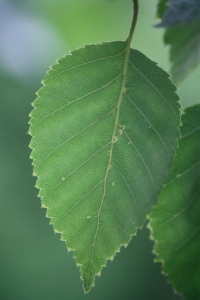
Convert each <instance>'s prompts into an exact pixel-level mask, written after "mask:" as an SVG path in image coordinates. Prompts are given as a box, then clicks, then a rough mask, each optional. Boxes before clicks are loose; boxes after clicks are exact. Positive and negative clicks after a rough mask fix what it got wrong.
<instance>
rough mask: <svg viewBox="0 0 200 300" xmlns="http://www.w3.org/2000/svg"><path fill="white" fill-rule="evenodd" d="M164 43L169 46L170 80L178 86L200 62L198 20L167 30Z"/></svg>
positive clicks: (199, 26) (199, 28)
mask: <svg viewBox="0 0 200 300" xmlns="http://www.w3.org/2000/svg"><path fill="white" fill-rule="evenodd" d="M164 42H165V44H167V45H169V46H170V61H171V64H172V67H171V73H172V78H173V80H174V82H176V83H177V84H179V83H181V82H182V81H183V80H184V79H185V78H186V77H187V76H188V74H189V73H190V72H191V71H193V70H194V69H195V68H196V67H197V65H198V64H199V62H200V20H197V21H194V22H189V23H187V24H183V25H177V26H172V27H170V28H167V29H166V32H165V35H164Z"/></svg>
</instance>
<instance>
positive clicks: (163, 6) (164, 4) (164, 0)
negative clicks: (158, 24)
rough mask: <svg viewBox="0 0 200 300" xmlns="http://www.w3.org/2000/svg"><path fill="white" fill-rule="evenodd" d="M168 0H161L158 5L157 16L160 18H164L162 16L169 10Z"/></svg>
mask: <svg viewBox="0 0 200 300" xmlns="http://www.w3.org/2000/svg"><path fill="white" fill-rule="evenodd" d="M167 4H168V0H160V1H159V2H158V4H157V16H158V17H159V18H162V16H163V15H164V13H165V11H166V10H167V8H168V5H167Z"/></svg>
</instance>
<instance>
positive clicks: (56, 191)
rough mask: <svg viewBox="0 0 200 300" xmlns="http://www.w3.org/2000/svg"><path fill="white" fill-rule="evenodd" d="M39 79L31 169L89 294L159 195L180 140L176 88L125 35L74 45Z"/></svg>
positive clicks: (32, 127)
mask: <svg viewBox="0 0 200 300" xmlns="http://www.w3.org/2000/svg"><path fill="white" fill-rule="evenodd" d="M43 85H44V86H43V87H42V88H41V89H40V90H39V92H38V98H37V99H36V100H35V101H34V103H33V106H34V110H33V111H32V113H31V121H30V123H31V126H30V134H31V135H32V136H33V138H32V141H31V148H32V149H33V151H32V155H31V157H32V158H33V164H34V174H35V175H36V176H38V180H37V187H38V188H39V189H40V192H39V196H40V197H41V198H42V205H43V207H46V208H47V209H48V210H47V216H48V217H50V218H51V223H52V224H53V226H54V229H55V231H56V232H61V235H62V239H63V240H65V241H66V244H67V247H68V249H69V250H72V249H73V250H74V257H75V258H76V262H77V264H78V265H79V266H80V268H81V274H82V275H81V276H82V279H83V280H84V289H85V291H86V292H87V291H89V290H90V287H91V286H92V285H94V278H95V275H97V274H100V273H101V269H102V266H105V265H106V261H107V259H113V257H114V255H115V253H116V252H117V251H119V250H120V247H121V245H124V246H126V245H127V244H128V242H129V241H130V239H131V236H132V235H133V234H135V232H136V229H137V228H138V227H141V226H142V225H143V223H144V221H145V219H146V215H147V214H148V213H149V211H150V210H151V207H152V205H153V204H154V203H155V201H156V199H157V196H158V193H159V191H160V189H161V187H162V184H163V181H164V180H165V179H166V176H167V173H168V169H169V168H170V166H171V165H172V161H173V156H174V154H175V148H176V146H177V137H178V132H179V130H178V126H179V124H180V114H179V104H178V96H177V95H176V93H175V87H174V86H173V84H172V83H171V81H170V80H169V79H168V74H167V73H165V72H164V71H163V70H162V69H160V68H159V67H157V66H156V64H155V63H154V62H152V61H151V60H149V59H148V58H147V57H145V56H144V55H143V54H141V53H140V52H138V51H136V50H133V49H131V51H130V54H129V51H128V50H127V44H126V42H113V43H105V44H99V45H89V46H86V47H84V48H81V49H79V50H76V51H73V52H72V53H71V55H68V56H66V57H64V58H63V59H61V60H59V61H58V63H57V64H56V65H54V66H53V67H52V68H51V70H50V71H49V72H48V74H47V76H46V78H45V79H44V81H43ZM169 120H170V121H169Z"/></svg>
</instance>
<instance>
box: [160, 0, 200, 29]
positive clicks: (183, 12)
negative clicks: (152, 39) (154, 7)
mask: <svg viewBox="0 0 200 300" xmlns="http://www.w3.org/2000/svg"><path fill="white" fill-rule="evenodd" d="M165 6H168V9H167V10H165V11H164V9H165V8H166V7H165ZM159 7H160V8H161V9H162V12H164V15H162V16H161V17H162V21H161V22H160V24H158V26H162V27H170V26H175V25H179V24H181V25H182V24H187V23H190V22H194V21H196V20H198V19H199V18H200V2H199V0H179V1H177V0H168V1H164V0H162V1H160V2H159V4H158V8H159Z"/></svg>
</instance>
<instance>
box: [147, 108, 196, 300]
mask: <svg viewBox="0 0 200 300" xmlns="http://www.w3.org/2000/svg"><path fill="white" fill-rule="evenodd" d="M182 122H183V126H182V127H181V135H182V136H181V139H180V142H179V148H178V149H177V156H176V157H175V160H174V168H173V169H172V170H171V171H170V173H169V176H168V180H167V182H166V184H165V187H164V189H163V190H162V192H161V195H160V196H159V200H158V205H156V206H154V207H153V209H152V212H151V214H150V219H151V222H150V225H149V226H150V228H151V230H152V237H153V238H154V239H155V240H156V245H155V249H154V252H155V253H156V255H157V258H156V259H157V260H161V261H162V262H163V269H164V271H165V272H166V273H167V274H168V278H169V280H170V282H171V283H172V284H173V286H174V287H175V289H176V290H177V291H178V292H180V293H182V294H183V295H184V299H187V300H199V299H200V284H199V283H200V105H196V106H193V107H190V108H187V109H186V110H185V114H184V115H183V118H182Z"/></svg>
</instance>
